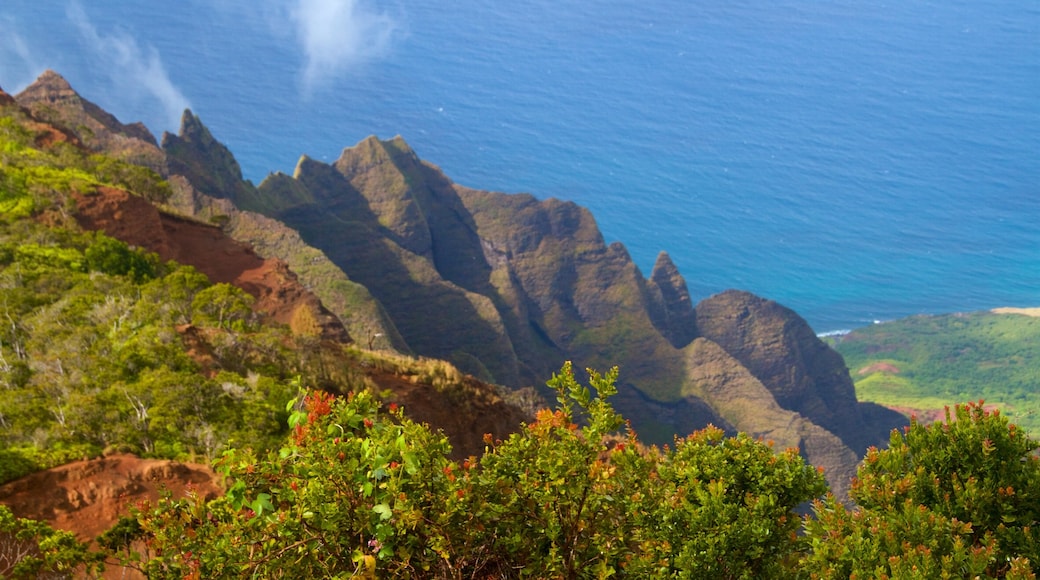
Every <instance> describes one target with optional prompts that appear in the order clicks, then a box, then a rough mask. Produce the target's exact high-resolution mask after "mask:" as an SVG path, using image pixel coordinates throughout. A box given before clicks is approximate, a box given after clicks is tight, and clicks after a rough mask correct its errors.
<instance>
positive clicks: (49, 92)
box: [15, 70, 165, 173]
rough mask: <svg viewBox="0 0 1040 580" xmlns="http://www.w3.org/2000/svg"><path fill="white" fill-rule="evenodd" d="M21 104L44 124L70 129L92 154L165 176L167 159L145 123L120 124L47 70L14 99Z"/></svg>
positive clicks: (62, 79) (57, 75)
mask: <svg viewBox="0 0 1040 580" xmlns="http://www.w3.org/2000/svg"><path fill="white" fill-rule="evenodd" d="M15 100H17V102H18V104H20V105H22V106H23V107H25V108H27V109H28V110H29V111H31V112H32V114H33V115H34V116H35V117H36V118H37V119H40V120H42V121H47V122H51V123H54V124H56V125H60V126H64V127H68V128H69V129H71V130H72V131H74V132H75V133H76V135H77V137H79V139H80V141H81V142H82V143H83V145H85V146H86V147H88V148H89V149H91V150H92V151H104V152H105V153H107V154H108V155H111V156H113V157H116V158H118V159H122V160H124V161H130V162H132V163H136V164H138V165H144V166H146V167H148V168H150V169H152V170H154V171H157V172H159V173H163V172H164V167H165V163H164V162H165V156H164V155H163V153H162V151H161V150H160V149H159V147H158V143H156V141H155V136H154V135H152V133H151V132H150V131H149V130H148V128H147V127H145V126H144V124H143V123H130V124H123V123H121V122H120V121H119V120H118V119H116V117H115V116H114V115H112V114H111V113H109V112H107V111H105V110H104V109H102V108H101V107H99V106H97V105H95V104H94V103H92V102H91V101H88V100H87V99H84V98H83V97H82V96H80V95H79V93H77V92H76V91H75V90H73V88H72V86H71V85H69V82H68V81H66V80H65V78H64V77H62V76H61V75H59V74H58V73H56V72H54V71H52V70H47V71H44V73H43V74H41V75H40V77H39V78H37V79H36V81H35V82H33V83H32V84H31V85H29V86H28V87H26V88H25V90H23V91H22V92H20V93H18V95H16V96H15Z"/></svg>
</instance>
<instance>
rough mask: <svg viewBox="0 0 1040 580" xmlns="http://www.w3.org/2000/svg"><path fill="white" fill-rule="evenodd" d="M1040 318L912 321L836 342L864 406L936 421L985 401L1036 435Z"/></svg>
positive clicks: (999, 314) (996, 314)
mask: <svg viewBox="0 0 1040 580" xmlns="http://www.w3.org/2000/svg"><path fill="white" fill-rule="evenodd" d="M1037 345H1040V318H1038V317H1037V316H1036V314H1035V309H1033V312H1031V311H1030V310H1027V309H997V310H994V311H992V312H971V313H959V314H946V315H941V316H912V317H909V318H903V319H899V320H893V321H890V322H885V323H882V324H875V325H872V326H867V327H864V328H860V329H857V330H854V331H853V332H851V333H849V334H847V335H845V336H843V337H839V338H838V339H836V340H834V348H835V349H836V350H837V351H838V352H839V353H841V355H842V356H843V357H845V360H846V361H847V363H848V365H849V368H850V369H852V376H853V377H854V378H855V381H856V394H857V396H858V397H860V398H861V399H863V400H867V401H874V402H876V403H879V404H882V405H886V406H889V407H894V408H900V409H902V410H905V412H907V413H916V414H918V415H919V416H921V417H922V418H932V419H935V418H942V417H944V416H945V413H944V412H943V407H944V406H948V405H953V404H955V403H957V402H960V401H972V400H979V399H984V400H985V401H986V404H987V405H992V406H994V407H996V408H999V409H1000V410H1001V411H1002V412H1003V413H1006V414H1007V415H1008V416H1009V417H1010V418H1011V419H1012V420H1013V421H1014V422H1015V423H1017V424H1018V425H1019V426H1021V427H1023V428H1025V429H1026V430H1028V431H1029V432H1030V433H1032V434H1033V435H1034V436H1036V435H1038V434H1040V393H1038V392H1037V388H1036V385H1038V384H1040V348H1038V347H1037Z"/></svg>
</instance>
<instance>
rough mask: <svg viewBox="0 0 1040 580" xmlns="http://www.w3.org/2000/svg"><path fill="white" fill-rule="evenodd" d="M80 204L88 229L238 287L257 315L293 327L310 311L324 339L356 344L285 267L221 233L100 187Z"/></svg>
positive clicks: (79, 213) (79, 212)
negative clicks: (297, 317)
mask: <svg viewBox="0 0 1040 580" xmlns="http://www.w3.org/2000/svg"><path fill="white" fill-rule="evenodd" d="M75 200H76V210H77V211H76V220H77V221H78V222H79V224H80V225H81V226H82V227H84V228H86V229H90V230H102V231H104V232H105V233H106V234H107V235H109V236H112V237H114V238H117V239H119V240H122V241H124V242H126V243H128V244H131V245H134V246H138V247H141V248H144V249H146V250H148V251H151V252H155V253H156V254H158V255H159V257H160V258H162V259H163V260H176V261H178V262H180V263H182V264H188V265H191V266H194V267H195V268H196V269H198V270H199V271H200V272H202V273H203V274H205V275H206V276H208V277H209V279H210V280H211V281H212V282H214V283H221V282H223V283H228V284H233V285H235V286H238V287H239V288H241V289H243V290H245V291H246V292H248V293H249V294H251V295H252V296H253V297H254V298H256V303H255V304H254V309H255V310H257V311H258V312H262V313H263V314H265V315H267V316H269V317H271V318H272V319H273V320H275V321H276V322H280V323H283V324H290V323H291V322H292V320H293V317H294V315H295V314H296V312H297V310H298V309H301V308H305V309H308V310H310V312H311V315H312V318H313V319H314V320H316V321H317V322H318V325H319V326H320V328H321V335H322V338H325V339H330V340H335V341H338V342H349V341H350V336H349V335H348V334H347V331H346V329H345V328H344V327H343V325H342V324H341V323H340V321H339V319H337V318H336V317H335V316H334V315H333V314H332V313H330V312H329V311H328V310H326V309H325V307H324V306H322V304H321V301H320V300H318V298H317V296H315V295H314V294H313V293H311V292H310V291H309V290H307V289H306V288H304V287H303V285H302V284H300V282H299V280H298V279H297V278H296V274H294V273H293V272H292V271H291V270H290V269H289V267H288V266H287V265H286V264H285V262H282V261H281V260H276V259H264V258H262V257H260V256H258V255H257V254H256V252H255V251H253V248H252V247H250V246H248V245H246V244H243V243H241V242H238V241H235V240H233V239H231V238H229V237H228V236H226V235H225V234H224V232H223V231H222V230H221V229H220V228H219V227H216V226H212V225H209V224H204V223H201V222H198V221H195V220H191V219H188V218H184V217H180V216H176V215H172V214H167V213H163V212H160V211H159V210H158V209H156V207H155V206H153V205H152V204H150V203H149V202H148V201H146V200H144V199H143V198H140V197H137V196H134V195H131V194H129V193H127V192H125V191H122V190H120V189H115V188H111V187H99V188H98V190H97V192H96V193H93V194H80V195H77V196H76V197H75Z"/></svg>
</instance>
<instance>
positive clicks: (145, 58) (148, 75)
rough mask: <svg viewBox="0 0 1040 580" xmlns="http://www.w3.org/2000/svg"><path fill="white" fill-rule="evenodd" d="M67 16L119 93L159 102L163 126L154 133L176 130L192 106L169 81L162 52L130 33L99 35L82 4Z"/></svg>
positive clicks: (71, 6) (76, 4) (72, 5)
mask: <svg viewBox="0 0 1040 580" xmlns="http://www.w3.org/2000/svg"><path fill="white" fill-rule="evenodd" d="M66 15H67V16H68V18H69V21H70V22H71V23H72V24H73V25H74V26H75V28H76V30H77V31H78V32H79V35H80V39H81V40H82V42H83V45H84V48H85V49H86V50H87V52H88V53H89V55H90V56H91V57H92V58H93V59H95V60H97V61H99V62H100V64H101V66H98V67H96V70H100V71H104V72H105V73H106V74H107V75H108V76H109V80H110V81H111V82H112V84H113V88H114V89H115V90H116V91H118V92H120V93H123V94H126V95H128V96H130V97H131V100H142V99H143V100H155V101H157V102H158V103H159V105H160V106H161V108H162V114H161V118H160V119H161V123H162V126H161V127H153V130H155V129H157V128H159V129H167V130H176V128H177V127H178V125H179V123H180V118H181V114H182V113H183V111H184V109H187V108H190V103H189V101H188V99H187V97H185V96H184V94H182V93H181V91H180V90H179V89H178V88H177V87H176V86H175V85H174V83H173V82H172V81H171V80H170V77H169V75H168V74H167V72H166V68H165V67H164V66H163V63H162V59H161V58H160V56H159V52H158V51H157V50H156V49H155V48H154V47H151V46H146V47H142V46H140V45H139V44H138V43H137V40H136V39H134V37H133V36H131V35H130V34H128V33H125V32H122V31H116V32H112V33H108V34H103V33H101V32H99V31H98V29H97V28H96V27H95V26H94V24H93V23H92V22H91V20H90V18H89V17H88V16H87V13H86V12H85V11H84V10H83V7H82V6H81V5H80V4H79V2H72V3H70V4H69V5H68V7H67V9H66Z"/></svg>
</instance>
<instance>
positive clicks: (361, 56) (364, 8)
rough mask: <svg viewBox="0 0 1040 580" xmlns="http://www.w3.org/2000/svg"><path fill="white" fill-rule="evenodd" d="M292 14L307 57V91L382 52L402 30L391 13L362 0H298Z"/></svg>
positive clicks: (305, 58) (297, 35) (305, 73)
mask: <svg viewBox="0 0 1040 580" xmlns="http://www.w3.org/2000/svg"><path fill="white" fill-rule="evenodd" d="M290 18H291V20H292V22H293V23H294V25H295V31H296V37H297V41H298V42H299V44H300V48H301V49H302V50H303V56H304V60H305V63H304V67H303V72H302V83H303V90H304V93H305V94H309V93H310V92H311V91H312V90H314V89H315V88H316V87H317V86H319V85H321V84H323V83H325V82H328V81H329V80H332V79H334V78H337V77H339V76H340V75H342V74H344V73H345V72H347V71H348V70H349V69H350V68H351V67H353V66H356V65H358V64H360V63H362V62H364V61H367V60H371V59H374V58H378V57H380V56H382V55H383V54H384V53H385V52H386V51H387V50H388V49H389V47H390V45H391V42H392V41H393V40H394V38H395V37H396V36H397V35H398V33H399V31H400V29H399V27H398V25H397V24H396V22H395V21H394V19H393V18H391V17H390V15H389V14H387V13H385V12H377V11H375V10H374V9H372V8H371V7H369V6H368V5H367V4H366V3H365V2H363V1H362V0H296V2H295V5H294V6H293V7H292V8H291V9H290Z"/></svg>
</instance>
